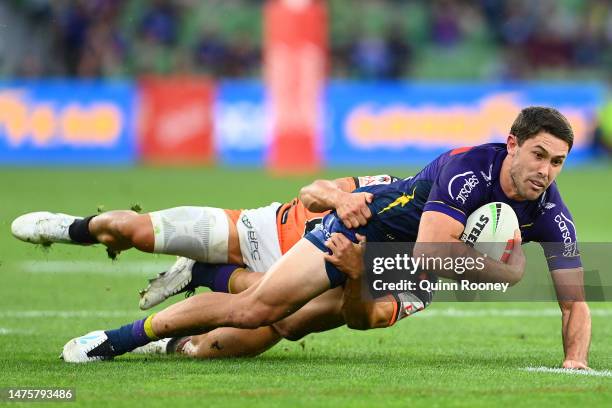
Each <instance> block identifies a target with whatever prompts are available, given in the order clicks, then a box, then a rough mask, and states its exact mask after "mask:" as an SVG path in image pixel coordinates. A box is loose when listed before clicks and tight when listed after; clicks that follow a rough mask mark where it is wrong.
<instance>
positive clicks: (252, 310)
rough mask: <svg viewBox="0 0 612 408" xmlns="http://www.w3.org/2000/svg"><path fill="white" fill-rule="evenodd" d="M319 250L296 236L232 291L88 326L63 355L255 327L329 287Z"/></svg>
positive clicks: (100, 355) (87, 357) (108, 353)
mask: <svg viewBox="0 0 612 408" xmlns="http://www.w3.org/2000/svg"><path fill="white" fill-rule="evenodd" d="M330 282H331V280H330V277H328V274H327V271H326V268H325V261H324V257H323V252H322V251H321V249H319V248H318V247H317V246H315V245H314V244H312V243H311V242H310V241H308V240H305V239H302V240H301V241H300V242H298V243H297V244H296V245H295V246H294V247H293V248H292V249H291V250H290V251H289V252H288V253H287V254H285V255H284V256H283V257H282V258H281V259H280V260H279V261H278V262H277V263H276V264H275V265H274V266H273V267H272V268H271V270H270V271H269V272H268V273H267V274H266V275H265V276H264V278H263V279H262V281H261V282H260V283H259V284H258V285H256V286H254V287H252V288H249V289H247V290H246V291H244V292H242V293H240V294H237V295H232V294H226V293H204V294H200V295H196V296H193V297H191V298H188V299H186V300H184V301H182V302H179V303H176V304H174V305H172V306H170V307H169V308H167V309H165V310H163V311H161V312H160V313H158V314H154V315H151V316H149V317H148V318H146V319H143V320H139V321H136V322H134V323H131V324H128V325H125V326H122V327H121V328H119V329H116V330H109V331H106V332H100V331H98V332H92V333H90V334H88V335H86V336H82V337H79V338H76V339H73V340H71V341H70V342H68V343H67V344H66V346H65V347H64V352H63V356H64V358H65V359H66V360H67V361H72V362H84V361H93V360H96V359H104V358H109V357H112V356H114V355H119V354H123V353H125V352H128V351H131V350H133V349H135V348H136V347H139V346H142V345H144V344H147V343H149V342H150V341H151V340H155V339H157V338H163V337H177V336H186V335H195V334H200V333H202V332H204V331H207V330H212V329H214V328H216V327H221V326H229V327H237V328H249V329H255V328H258V327H261V326H266V325H270V324H272V323H275V322H277V321H279V320H280V319H282V318H284V317H286V316H288V315H290V314H291V313H293V312H295V311H296V310H297V309H299V308H300V307H301V306H303V305H304V304H305V303H307V302H308V301H309V300H310V299H312V298H314V297H316V296H317V295H319V294H321V293H322V292H324V291H325V290H327V289H328V288H329V287H330Z"/></svg>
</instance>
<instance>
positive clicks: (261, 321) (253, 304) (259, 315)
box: [234, 300, 283, 329]
mask: <svg viewBox="0 0 612 408" xmlns="http://www.w3.org/2000/svg"><path fill="white" fill-rule="evenodd" d="M245 303H247V306H246V307H240V308H237V309H239V310H238V311H237V312H236V314H235V316H236V317H235V319H234V320H235V322H234V323H235V324H236V326H237V327H240V328H243V329H256V328H258V327H262V326H269V325H270V324H272V323H274V322H276V321H278V320H280V319H281V318H282V317H283V316H282V313H281V310H280V309H279V308H277V307H273V306H270V305H267V304H265V303H263V302H261V301H259V300H251V301H248V302H245Z"/></svg>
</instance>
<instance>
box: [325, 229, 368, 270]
mask: <svg viewBox="0 0 612 408" xmlns="http://www.w3.org/2000/svg"><path fill="white" fill-rule="evenodd" d="M357 240H358V241H359V243H357V244H355V243H353V242H351V240H350V239H348V238H347V237H345V236H344V235H343V234H339V233H333V234H332V235H331V237H330V238H329V239H328V240H327V241H326V242H325V246H326V247H327V248H329V250H330V251H331V252H332V253H331V255H330V254H325V260H326V261H328V262H330V263H332V264H333V265H335V266H336V267H337V268H338V269H340V271H342V272H343V273H344V274H345V275H347V276H348V277H349V279H359V278H360V277H361V275H362V274H363V270H364V267H363V253H364V250H365V245H364V243H365V241H366V239H365V237H364V236H362V235H359V234H357Z"/></svg>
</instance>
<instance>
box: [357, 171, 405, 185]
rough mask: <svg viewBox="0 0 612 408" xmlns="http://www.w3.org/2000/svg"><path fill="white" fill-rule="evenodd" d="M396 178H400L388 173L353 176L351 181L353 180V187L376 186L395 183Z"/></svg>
mask: <svg viewBox="0 0 612 408" xmlns="http://www.w3.org/2000/svg"><path fill="white" fill-rule="evenodd" d="M398 180H400V178H399V177H395V176H391V175H389V174H379V175H377V176H359V177H353V181H354V182H355V188H360V187H366V186H377V185H380V184H391V183H395V182H396V181H398Z"/></svg>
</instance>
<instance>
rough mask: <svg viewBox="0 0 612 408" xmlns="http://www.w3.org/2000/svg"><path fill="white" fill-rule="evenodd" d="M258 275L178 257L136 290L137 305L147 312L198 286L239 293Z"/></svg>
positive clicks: (245, 270) (238, 268)
mask: <svg viewBox="0 0 612 408" xmlns="http://www.w3.org/2000/svg"><path fill="white" fill-rule="evenodd" d="M262 276H263V274H262V273H259V272H252V271H250V270H247V269H245V268H243V267H241V266H240V265H236V264H209V263H205V262H196V261H194V260H192V259H189V258H183V257H179V258H178V259H177V260H176V262H175V263H174V264H173V265H172V266H171V267H170V269H168V270H167V271H165V272H162V273H160V274H159V275H158V276H157V277H156V278H154V279H151V280H150V281H149V285H148V286H147V287H146V289H144V290H142V291H140V303H139V306H140V308H141V309H142V310H148V309H150V308H152V307H154V306H157V305H159V304H160V303H162V302H163V301H164V300H166V299H168V298H169V297H171V296H174V295H176V294H179V293H183V292H187V293H189V292H191V293H193V292H195V290H196V289H197V288H198V287H207V288H209V289H211V290H212V291H213V292H224V293H240V292H242V291H244V290H246V289H247V288H249V287H250V286H252V285H253V284H255V283H256V282H258V281H259V280H260V279H261V277H262Z"/></svg>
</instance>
